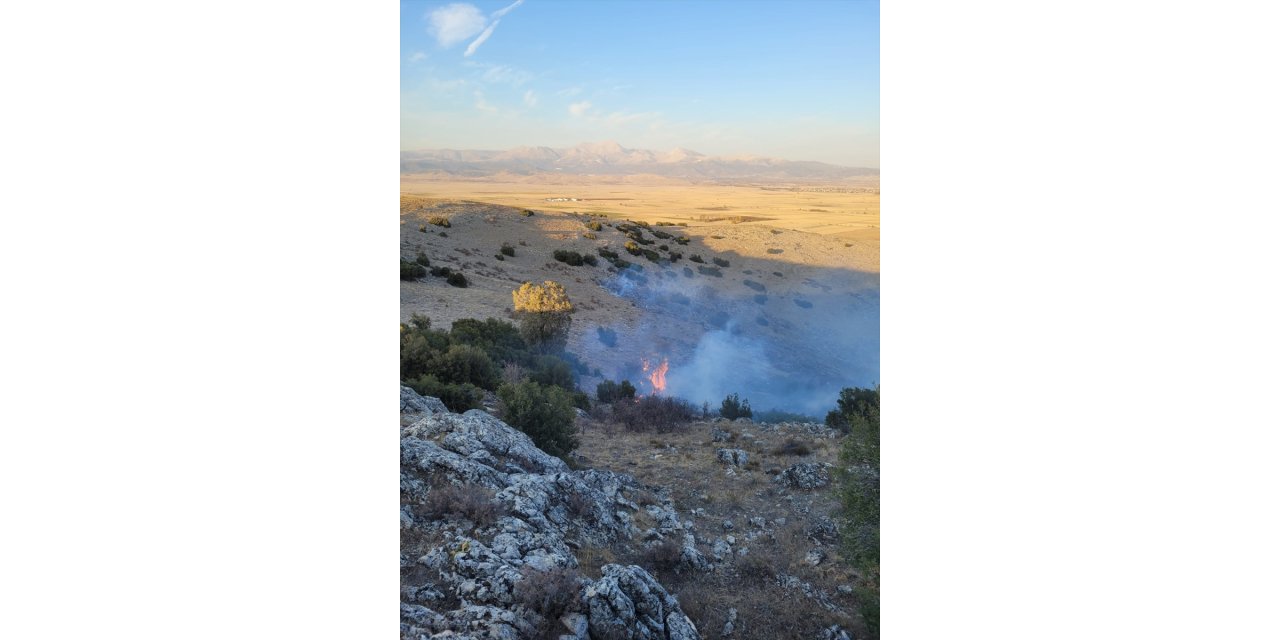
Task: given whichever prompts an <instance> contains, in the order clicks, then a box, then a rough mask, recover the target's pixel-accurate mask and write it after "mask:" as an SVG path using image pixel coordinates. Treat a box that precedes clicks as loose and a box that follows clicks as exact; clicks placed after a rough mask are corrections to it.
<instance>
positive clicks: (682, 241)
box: [676, 236, 689, 245]
mask: <svg viewBox="0 0 1280 640" xmlns="http://www.w3.org/2000/svg"><path fill="white" fill-rule="evenodd" d="M676 244H682V245H683V244H689V237H688V236H680V237H679V238H676Z"/></svg>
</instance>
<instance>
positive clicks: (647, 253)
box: [640, 249, 662, 262]
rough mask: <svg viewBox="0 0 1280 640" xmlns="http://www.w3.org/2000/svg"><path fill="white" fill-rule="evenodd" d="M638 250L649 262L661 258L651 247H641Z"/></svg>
mask: <svg viewBox="0 0 1280 640" xmlns="http://www.w3.org/2000/svg"><path fill="white" fill-rule="evenodd" d="M640 252H641V253H643V254H644V257H646V258H648V259H649V261H650V262H657V261H659V260H661V259H662V256H661V255H659V254H658V252H657V251H654V250H652V249H641V250H640Z"/></svg>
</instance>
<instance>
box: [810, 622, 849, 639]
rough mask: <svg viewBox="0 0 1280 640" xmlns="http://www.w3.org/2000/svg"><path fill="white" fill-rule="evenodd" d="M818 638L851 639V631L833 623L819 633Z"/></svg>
mask: <svg viewBox="0 0 1280 640" xmlns="http://www.w3.org/2000/svg"><path fill="white" fill-rule="evenodd" d="M817 640H850V638H849V633H848V632H847V631H845V630H844V629H841V628H840V625H838V624H833V625H831V626H829V627H827V628H826V629H823V630H822V631H821V632H820V633H818V638H817Z"/></svg>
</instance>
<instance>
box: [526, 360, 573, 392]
mask: <svg viewBox="0 0 1280 640" xmlns="http://www.w3.org/2000/svg"><path fill="white" fill-rule="evenodd" d="M532 368H533V371H532V373H530V375H529V379H530V380H533V381H534V382H537V383H538V384H541V385H545V386H555V387H560V388H561V389H564V390H565V391H573V390H574V389H575V388H577V377H576V376H574V375H573V367H571V366H569V363H568V362H565V361H564V360H562V359H560V358H557V357H556V356H551V355H544V356H539V357H538V358H537V359H535V360H534V361H533V366H532Z"/></svg>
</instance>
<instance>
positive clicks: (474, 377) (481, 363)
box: [428, 344, 498, 391]
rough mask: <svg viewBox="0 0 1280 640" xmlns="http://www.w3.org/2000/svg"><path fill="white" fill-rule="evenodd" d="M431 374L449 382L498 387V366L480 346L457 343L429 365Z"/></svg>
mask: <svg viewBox="0 0 1280 640" xmlns="http://www.w3.org/2000/svg"><path fill="white" fill-rule="evenodd" d="M428 370H429V371H430V373H431V375H433V376H435V377H436V378H437V379H439V380H441V381H443V382H445V383H449V384H462V383H469V384H473V385H475V386H477V387H480V388H482V389H489V390H490V391H493V390H495V389H497V388H498V367H497V365H495V364H494V363H493V360H491V359H490V358H489V354H487V353H485V352H484V350H483V349H481V348H479V347H473V346H471V345H466V344H455V345H452V346H450V347H449V350H448V351H446V352H444V354H443V355H441V356H440V357H438V358H435V359H434V360H432V362H431V365H430V366H429V367H428Z"/></svg>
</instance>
